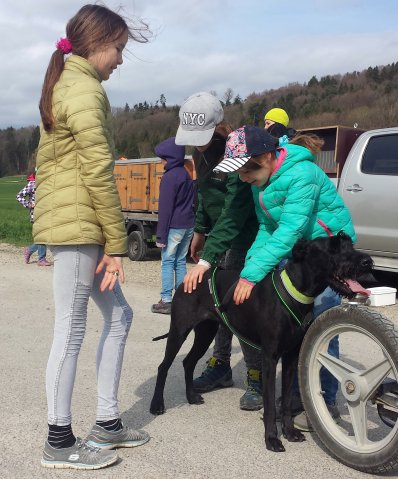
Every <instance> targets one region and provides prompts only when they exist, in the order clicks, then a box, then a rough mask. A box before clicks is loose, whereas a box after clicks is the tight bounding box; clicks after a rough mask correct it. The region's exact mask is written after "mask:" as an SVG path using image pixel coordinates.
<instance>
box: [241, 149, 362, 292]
mask: <svg viewBox="0 0 398 479" xmlns="http://www.w3.org/2000/svg"><path fill="white" fill-rule="evenodd" d="M314 159H315V158H314V156H313V155H312V154H311V152H310V151H309V150H307V149H306V148H303V147H302V146H298V145H290V144H288V145H286V146H285V148H282V149H281V150H280V152H279V155H278V162H277V167H276V169H275V171H274V173H273V174H272V176H271V178H270V180H269V182H268V184H266V185H265V186H263V187H261V188H257V187H255V186H253V187H252V191H253V199H254V204H255V208H256V213H257V217H258V221H259V223H260V226H259V231H258V234H257V237H256V240H255V242H254V243H253V245H252V247H251V248H250V250H249V252H248V253H247V256H246V262H245V267H244V269H243V270H242V272H241V277H242V278H245V279H247V280H248V281H251V282H253V283H258V282H259V281H261V280H262V279H263V278H264V277H265V276H266V275H267V274H268V273H269V272H270V271H271V270H272V269H273V268H274V267H275V266H277V265H278V263H279V262H280V261H281V260H282V259H285V258H287V257H289V256H290V254H291V251H292V249H293V246H294V245H295V243H296V242H297V240H299V239H300V238H303V239H307V240H311V239H314V238H317V237H319V236H327V235H331V234H332V235H335V234H337V233H338V232H339V231H341V230H344V232H345V233H347V234H348V235H349V236H350V237H351V239H352V240H353V241H355V239H356V237H355V231H354V226H353V223H352V219H351V215H350V212H349V211H348V209H347V207H346V206H345V205H344V203H343V200H342V199H341V197H340V195H339V194H338V193H337V190H336V187H335V185H334V184H333V183H332V182H331V181H330V179H329V178H328V177H327V176H326V174H325V173H324V172H323V171H322V170H321V169H320V168H319V167H318V166H317V165H315V164H314Z"/></svg>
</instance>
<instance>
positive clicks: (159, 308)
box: [151, 299, 171, 314]
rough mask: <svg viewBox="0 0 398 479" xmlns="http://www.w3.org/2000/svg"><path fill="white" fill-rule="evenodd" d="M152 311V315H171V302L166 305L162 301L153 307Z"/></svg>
mask: <svg viewBox="0 0 398 479" xmlns="http://www.w3.org/2000/svg"><path fill="white" fill-rule="evenodd" d="M151 311H152V313H160V314H171V301H170V302H167V303H165V302H164V301H163V299H161V300H160V301H159V302H158V303H156V304H153V305H152V307H151Z"/></svg>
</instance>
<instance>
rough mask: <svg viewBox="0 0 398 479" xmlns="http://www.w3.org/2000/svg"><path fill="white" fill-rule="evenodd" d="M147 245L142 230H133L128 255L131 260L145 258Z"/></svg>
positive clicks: (129, 239)
mask: <svg viewBox="0 0 398 479" xmlns="http://www.w3.org/2000/svg"><path fill="white" fill-rule="evenodd" d="M146 252H147V245H146V243H145V240H144V238H143V236H142V234H141V232H140V231H132V232H131V233H130V234H129V236H128V252H127V254H128V256H129V258H130V259H131V261H141V260H143V259H144V258H145V256H146Z"/></svg>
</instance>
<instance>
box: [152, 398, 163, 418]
mask: <svg viewBox="0 0 398 479" xmlns="http://www.w3.org/2000/svg"><path fill="white" fill-rule="evenodd" d="M149 412H150V413H151V414H154V415H155V416H159V415H160V414H164V413H165V412H166V408H165V407H164V402H163V401H154V400H152V402H151V407H150V408H149Z"/></svg>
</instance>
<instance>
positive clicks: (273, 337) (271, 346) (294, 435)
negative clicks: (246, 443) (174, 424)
mask: <svg viewBox="0 0 398 479" xmlns="http://www.w3.org/2000/svg"><path fill="white" fill-rule="evenodd" d="M372 266H373V262H372V260H371V258H370V256H368V255H366V254H364V253H361V252H359V251H356V250H355V249H354V248H353V245H352V242H351V239H350V238H349V237H348V236H347V235H346V234H344V233H339V234H338V235H337V236H333V237H325V238H318V239H315V240H312V241H304V240H300V241H298V242H297V244H296V245H295V246H294V248H293V252H292V259H291V260H289V261H288V263H287V265H286V267H285V269H284V271H285V272H284V273H283V272H282V274H281V272H279V271H277V270H275V271H274V272H273V274H269V275H268V276H267V277H266V278H264V279H263V280H262V281H261V282H260V283H258V284H257V285H256V286H255V287H254V288H253V290H252V293H251V296H250V298H249V300H247V301H245V302H244V303H243V304H242V305H239V306H236V305H235V304H234V303H233V302H232V301H229V302H228V304H226V305H225V306H224V307H223V306H221V308H222V307H223V308H224V311H225V313H226V316H227V318H228V320H229V322H230V324H231V326H232V327H233V328H234V329H235V330H237V331H238V332H239V333H240V334H241V335H242V336H243V337H244V338H247V339H248V340H250V341H251V342H253V343H255V344H258V345H260V346H261V351H262V377H263V401H264V427H265V444H266V447H267V449H270V450H272V451H276V452H281V451H284V450H285V449H284V447H283V445H282V442H281V441H280V440H279V439H278V437H277V427H276V418H275V417H276V411H275V375H276V366H277V363H278V360H279V359H280V358H282V405H281V411H282V413H281V422H282V433H283V435H284V436H285V438H286V439H287V440H288V441H303V440H304V436H303V435H302V434H301V433H300V431H298V430H297V429H295V428H294V426H293V420H292V415H291V390H292V385H293V381H294V376H295V371H296V370H297V361H298V352H299V348H300V345H301V342H302V340H303V337H304V334H305V331H306V326H307V325H308V324H309V322H310V321H309V319H310V318H312V304H311V303H310V304H305V303H308V302H309V301H310V299H306V298H313V297H315V296H317V295H319V294H320V293H321V292H322V291H324V290H325V288H326V287H327V286H330V287H331V288H332V289H333V290H334V291H336V292H337V293H338V294H339V295H341V296H344V297H353V296H355V294H356V293H358V292H360V288H359V287H360V285H359V283H357V282H355V281H353V280H356V279H360V277H361V276H363V275H365V274H370V273H371V270H372ZM210 275H211V273H210V272H208V273H207V274H206V276H205V279H204V280H203V282H202V283H200V284H198V287H197V289H196V290H195V291H194V292H193V293H191V294H188V293H184V290H183V287H182V286H180V288H178V290H177V292H176V294H175V296H174V299H173V303H172V309H171V323H170V331H169V333H168V334H166V335H164V336H160V337H158V338H155V340H156V339H162V338H164V337H168V339H167V345H166V351H165V357H164V360H163V362H162V363H161V364H160V366H159V369H158V377H157V381H156V388H155V392H154V395H153V399H152V403H151V407H150V411H151V413H152V414H163V413H164V412H165V407H164V400H163V390H164V385H165V382H166V376H167V372H168V370H169V368H170V366H171V364H172V362H173V361H174V359H175V357H176V355H177V353H178V351H179V350H180V348H181V346H182V344H183V343H184V341H185V339H186V337H187V336H188V334H189V332H190V331H191V330H192V329H194V331H195V339H194V343H193V346H192V349H191V350H190V352H189V353H188V355H187V356H186V358H185V359H184V361H183V365H184V371H185V384H186V395H187V399H188V402H189V403H190V404H202V403H203V402H204V401H203V398H202V396H201V395H200V394H198V393H197V392H195V390H194V388H193V372H194V369H195V366H196V364H197V362H198V360H199V359H200V358H201V357H202V356H203V355H204V354H205V352H206V351H207V349H208V347H209V346H210V344H211V342H212V340H213V339H214V337H215V335H216V332H217V329H218V324H219V322H218V321H219V320H220V317H219V315H218V314H217V311H216V308H215V300H214V298H213V297H212V295H211V292H210V289H209V284H208V279H209V278H210ZM286 275H287V276H286ZM238 276H239V274H238V273H237V272H236V273H235V272H231V271H219V272H218V274H217V275H216V288H217V290H218V295H219V297H220V298H224V297H225V295H227V296H229V297H231V291H233V289H234V284H235V282H236V281H237V279H238ZM288 291H289V292H290V293H288ZM362 291H363V288H362ZM292 296H293V297H292ZM297 299H298V300H299V301H297ZM300 301H301V302H300ZM224 302H225V300H224ZM299 323H302V324H301V325H300V324H299Z"/></svg>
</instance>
